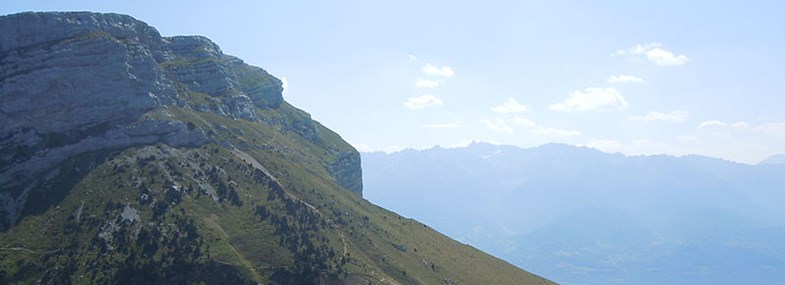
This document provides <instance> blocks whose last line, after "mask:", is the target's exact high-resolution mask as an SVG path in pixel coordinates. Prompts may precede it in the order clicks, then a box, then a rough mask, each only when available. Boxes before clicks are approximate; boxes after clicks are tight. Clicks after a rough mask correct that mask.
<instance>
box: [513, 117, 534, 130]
mask: <svg viewBox="0 0 785 285" xmlns="http://www.w3.org/2000/svg"><path fill="white" fill-rule="evenodd" d="M512 122H513V123H515V124H516V125H518V126H521V127H524V128H534V127H537V124H535V123H534V122H532V121H531V120H529V119H526V118H521V117H515V118H512Z"/></svg>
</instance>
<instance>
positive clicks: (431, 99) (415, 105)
mask: <svg viewBox="0 0 785 285" xmlns="http://www.w3.org/2000/svg"><path fill="white" fill-rule="evenodd" d="M403 105H404V106H406V108H409V109H412V110H419V109H424V108H428V107H432V106H441V105H444V102H443V101H442V99H439V97H436V96H434V95H430V94H428V95H422V96H417V97H412V98H409V99H407V100H406V101H405V102H403Z"/></svg>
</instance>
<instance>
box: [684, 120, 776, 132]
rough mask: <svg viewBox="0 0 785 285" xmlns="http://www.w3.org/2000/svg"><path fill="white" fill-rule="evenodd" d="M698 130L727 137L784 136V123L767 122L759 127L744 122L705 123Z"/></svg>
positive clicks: (715, 121) (712, 121)
mask: <svg viewBox="0 0 785 285" xmlns="http://www.w3.org/2000/svg"><path fill="white" fill-rule="evenodd" d="M698 128H699V129H706V130H710V131H714V132H715V133H717V134H720V135H725V136H728V135H730V134H731V131H734V132H742V131H744V132H755V133H760V134H766V135H774V136H785V122H768V123H763V124H760V125H754V126H753V125H750V124H749V123H747V122H744V121H738V122H735V123H732V124H730V123H725V122H722V121H717V120H711V121H705V122H702V123H700V124H699V125H698Z"/></svg>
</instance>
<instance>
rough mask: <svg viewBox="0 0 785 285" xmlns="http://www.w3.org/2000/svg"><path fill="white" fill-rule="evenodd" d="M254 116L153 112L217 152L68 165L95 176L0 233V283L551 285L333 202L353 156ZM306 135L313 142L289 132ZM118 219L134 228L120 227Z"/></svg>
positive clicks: (397, 219) (157, 150)
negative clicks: (126, 217)
mask: <svg viewBox="0 0 785 285" xmlns="http://www.w3.org/2000/svg"><path fill="white" fill-rule="evenodd" d="M191 96H193V97H194V100H201V99H200V96H201V97H204V96H203V95H199V94H192V95H191ZM202 99H204V98H202ZM257 111H259V112H260V115H262V116H263V117H264V118H265V119H266V122H267V123H260V122H249V121H245V120H240V119H231V118H227V117H223V116H219V115H215V114H212V113H207V112H198V111H194V110H189V109H183V108H177V107H170V108H168V109H166V110H156V111H154V112H151V113H150V114H149V115H148V116H149V117H152V118H168V117H169V116H172V117H174V118H176V119H178V120H181V121H184V122H190V123H192V124H193V125H194V126H196V127H199V128H202V129H204V130H205V131H206V132H207V133H208V134H209V136H210V137H211V138H212V139H213V141H214V143H211V144H207V145H204V146H202V147H198V148H190V149H189V148H180V149H176V148H172V147H170V146H167V145H152V146H145V147H136V148H129V149H125V150H115V151H113V152H108V153H104V154H102V155H95V156H89V155H87V156H86V157H84V158H80V159H81V160H78V161H74V162H73V163H74V164H85V163H87V164H89V163H90V162H92V163H93V164H94V167H84V171H85V172H87V173H86V174H83V175H81V176H76V177H78V178H79V181H78V183H75V184H74V185H72V186H68V183H60V184H58V183H55V184H54V185H52V186H51V187H50V188H51V189H49V190H52V189H58V187H59V186H64V187H65V188H64V189H58V191H63V192H62V193H63V196H62V197H61V198H59V199H57V200H53V201H49V202H47V203H49V204H50V206H49V207H43V208H41V209H40V210H39V211H37V212H35V213H32V214H30V215H27V216H25V217H24V218H23V219H22V220H21V221H20V222H19V223H18V224H17V225H16V226H14V227H13V228H12V229H11V230H9V231H7V232H3V233H0V247H3V248H4V249H3V250H0V280H5V281H9V282H8V283H16V282H19V283H22V284H25V283H35V282H36V280H39V279H40V280H42V283H47V284H63V283H116V282H122V283H125V282H130V283H134V282H140V283H145V281H150V280H157V281H155V282H159V283H170V282H174V283H177V282H186V283H197V281H199V280H201V281H204V282H207V283H211V282H210V280H223V281H226V280H234V282H235V283H261V284H268V283H272V284H298V283H303V282H305V283H308V281H307V280H311V281H312V280H314V279H313V278H323V279H325V280H327V279H335V280H340V279H347V278H351V279H354V280H368V281H372V282H380V281H381V280H384V282H382V283H386V284H552V283H550V282H548V281H546V280H544V279H541V278H539V277H537V276H534V275H531V274H529V273H527V272H525V271H523V270H521V269H518V268H516V267H514V266H512V265H510V264H508V263H506V262H503V261H501V260H498V259H496V258H493V257H491V256H489V255H487V254H485V253H482V252H480V251H478V250H476V249H474V248H472V247H470V246H467V245H464V244H461V243H458V242H456V241H454V240H451V239H449V238H447V237H446V236H444V235H442V234H440V233H438V232H436V231H434V230H432V229H431V228H429V227H427V226H425V225H423V224H421V223H419V222H417V221H415V220H411V219H406V218H403V217H401V216H399V215H397V214H395V213H393V212H390V211H387V210H384V209H382V208H380V207H378V206H375V205H372V204H370V203H369V202H367V201H366V200H364V199H363V198H362V197H359V196H358V195H355V194H353V193H350V192H349V191H347V190H346V189H343V188H342V187H340V186H339V183H338V182H337V181H336V179H335V178H334V177H332V176H331V174H330V171H329V169H328V166H329V165H330V164H331V163H333V162H334V161H335V160H336V159H337V156H338V155H339V154H340V153H342V152H347V151H353V149H352V148H351V147H350V146H349V145H348V144H347V143H346V142H344V141H343V140H342V139H341V138H340V136H338V135H337V134H335V133H333V132H331V131H330V130H328V129H327V128H324V127H323V126H321V125H320V124H318V123H315V122H311V121H310V117H309V116H308V115H307V114H306V113H304V112H302V111H300V110H298V109H296V108H294V107H291V106H290V105H288V104H284V105H282V106H281V108H280V109H258V110H257ZM308 122H311V124H312V125H311V127H312V129H311V130H313V131H314V134H316V135H317V136H318V137H315V138H313V137H312V138H308V137H304V136H303V132H307V130H299V129H297V128H293V126H307V125H308ZM226 146H230V147H229V148H227V147H226ZM235 147H236V148H237V149H239V150H240V151H243V152H245V153H247V154H248V155H250V156H251V157H253V159H255V160H256V161H257V162H259V163H260V164H262V165H263V166H264V167H265V168H266V169H267V170H268V171H269V172H270V173H272V175H273V176H275V177H276V178H277V179H278V181H279V182H280V184H281V185H282V187H283V191H284V192H283V193H279V192H276V191H277V190H275V189H273V188H274V187H273V186H272V185H271V184H265V183H262V182H260V180H258V179H257V177H255V176H254V167H253V166H252V165H251V164H250V162H249V161H244V160H243V159H242V158H241V157H238V156H237V155H235V154H234V153H233V152H232V150H233V149H232V148H235ZM66 166H69V165H65V164H64V165H63V169H65V167H66ZM62 175H63V176H64V177H62V179H63V180H67V178H68V177H72V173H70V172H68V171H64V172H63V173H62ZM173 185H175V186H176V188H177V189H179V191H177V190H172V189H174V188H173ZM145 195H146V196H147V197H148V198H147V200H145V199H142V197H143V196H145ZM291 196H294V197H296V199H294V198H291ZM214 198H217V200H218V201H216V199H214ZM42 199H43V198H42ZM33 202H35V201H33ZM306 203H307V204H306ZM308 205H312V206H314V207H315V209H316V210H314V209H311V208H310V207H309V206H308ZM125 207H131V208H133V209H135V210H137V211H138V213H139V217H140V220H138V221H134V222H124V221H123V220H122V216H121V213H122V212H123V210H124V209H125ZM257 207H263V208H264V209H265V213H266V215H267V217H262V216H264V215H261V216H260V215H258V214H257V213H256V209H258V208H257ZM80 208H81V211H80V210H79V209H80ZM77 213H80V214H77ZM77 216H78V218H77ZM112 225H114V226H112ZM112 227H115V228H114V230H111V229H113V228H112ZM107 232H111V233H112V237H111V238H107V237H106V236H107V235H106V233H107ZM344 246H345V247H346V255H344ZM12 247H18V248H25V249H28V250H32V251H34V252H36V254H33V253H30V252H28V251H19V250H16V251H15V250H10V248H12ZM403 248H405V250H402V249H403ZM49 251H56V252H49ZM47 252H49V253H47ZM135 270H136V271H135ZM140 270H141V271H140ZM134 274H136V275H134ZM140 274H141V275H140ZM145 274H146V275H145ZM134 276H136V277H134ZM139 276H142V277H139ZM134 278H136V279H134ZM140 278H142V279H140ZM143 278H152V279H143ZM189 278H190V279H189ZM227 278H233V279H227ZM309 278H310V279H309ZM205 280H207V281H205ZM450 282H452V283H450Z"/></svg>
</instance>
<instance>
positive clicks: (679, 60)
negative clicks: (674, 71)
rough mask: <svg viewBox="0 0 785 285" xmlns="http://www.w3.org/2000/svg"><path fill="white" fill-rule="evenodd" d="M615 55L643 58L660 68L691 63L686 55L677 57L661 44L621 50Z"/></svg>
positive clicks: (648, 44) (641, 45) (640, 45)
mask: <svg viewBox="0 0 785 285" xmlns="http://www.w3.org/2000/svg"><path fill="white" fill-rule="evenodd" d="M613 55H620V56H627V55H632V56H643V57H645V58H646V59H647V60H649V61H651V62H652V63H654V64H656V65H658V66H676V65H684V64H685V63H687V61H689V58H687V56H686V55H683V54H682V55H676V54H674V53H673V52H670V51H667V50H665V49H663V48H662V44H660V43H647V44H639V45H636V46H634V47H631V48H629V49H626V50H619V51H617V52H615V53H614V54H613Z"/></svg>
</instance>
